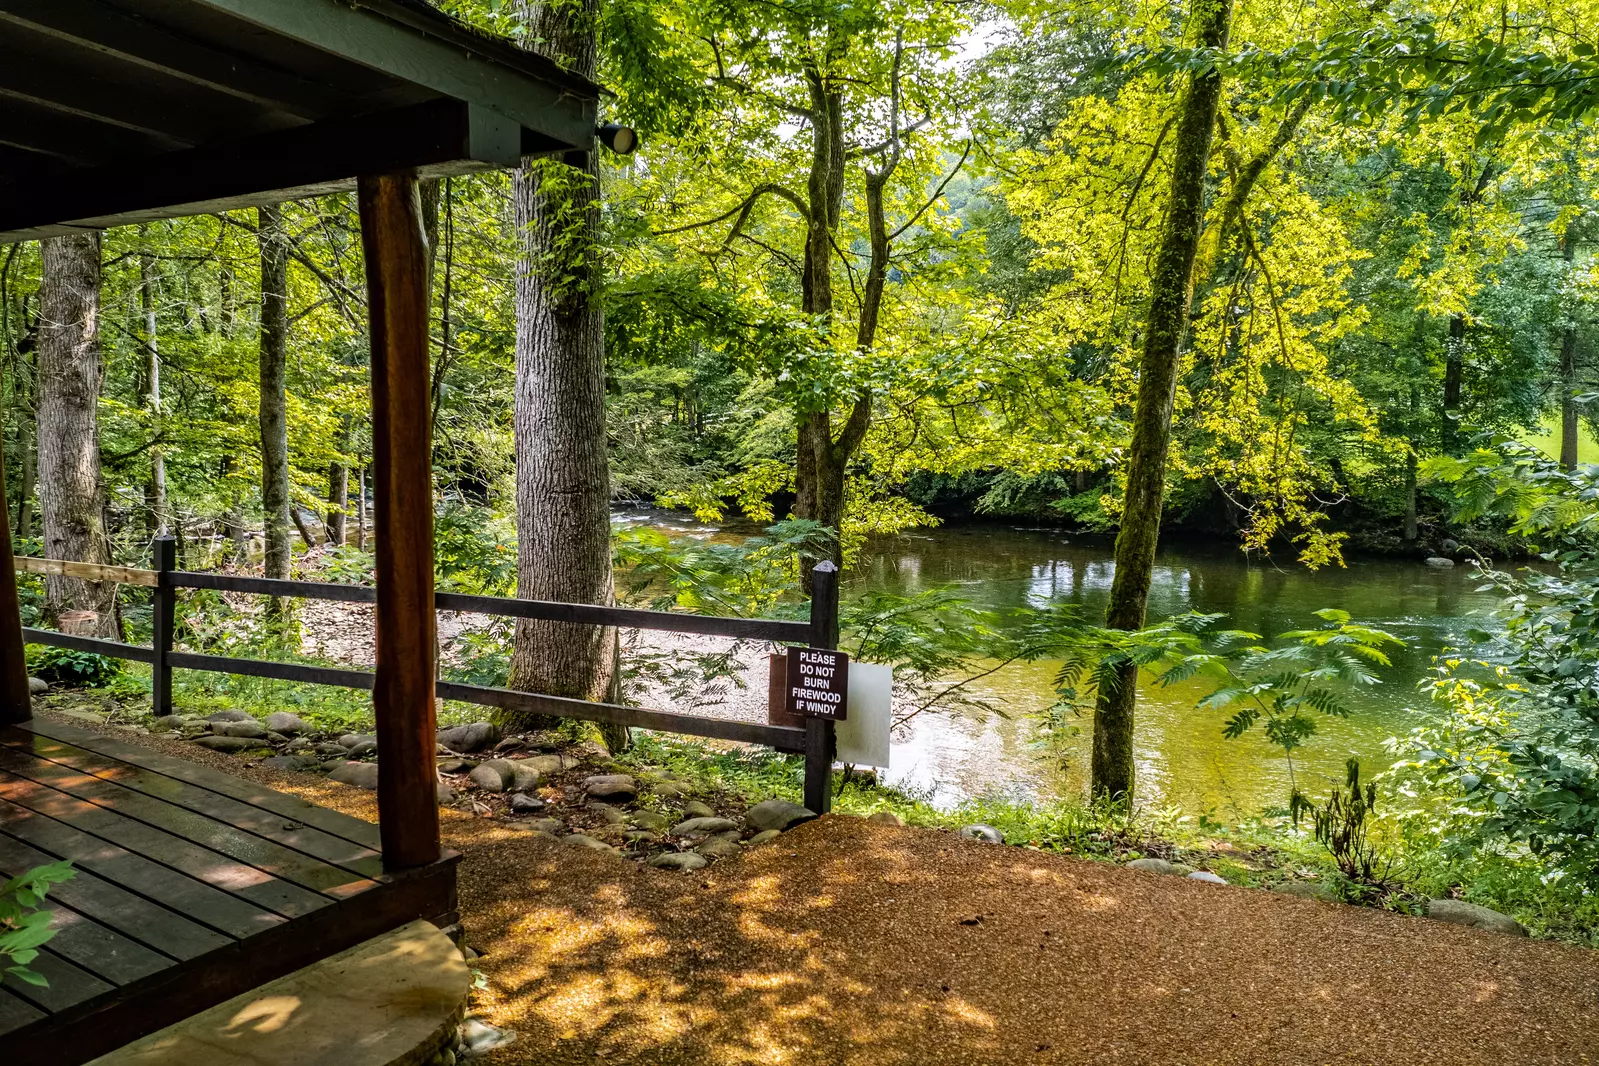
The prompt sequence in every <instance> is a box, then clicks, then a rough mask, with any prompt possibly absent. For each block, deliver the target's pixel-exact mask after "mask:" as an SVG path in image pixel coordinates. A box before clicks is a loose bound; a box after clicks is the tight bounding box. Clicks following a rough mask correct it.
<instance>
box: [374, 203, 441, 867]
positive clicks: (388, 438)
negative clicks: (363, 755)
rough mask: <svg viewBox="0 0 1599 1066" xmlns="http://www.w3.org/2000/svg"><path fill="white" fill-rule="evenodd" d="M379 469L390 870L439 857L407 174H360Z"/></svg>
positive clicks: (414, 262)
mask: <svg viewBox="0 0 1599 1066" xmlns="http://www.w3.org/2000/svg"><path fill="white" fill-rule="evenodd" d="M358 198H359V201H360V210H361V244H362V248H363V249H364V251H365V255H366V285H367V306H368V308H369V312H370V315H371V323H370V331H371V336H372V468H373V473H374V474H375V475H376V482H377V485H376V488H377V492H376V500H375V501H374V503H375V516H374V528H375V532H376V535H377V565H376V566H375V567H374V570H373V575H374V577H375V578H376V583H377V597H378V602H377V619H376V625H377V676H376V679H375V680H374V683H373V688H372V705H373V710H374V712H375V715H376V718H377V741H378V767H379V771H378V826H379V829H380V830H381V831H382V833H383V861H384V864H385V865H386V866H388V867H389V868H391V869H404V868H406V867H411V866H422V865H426V864H427V863H431V862H435V861H436V860H437V859H438V857H439V809H438V800H437V796H436V789H435V785H436V782H437V780H438V774H437V771H436V770H435V769H434V751H435V749H436V747H437V744H438V739H437V732H438V731H437V729H436V727H435V723H436V715H435V704H434V700H435V696H434V685H435V682H436V676H437V672H438V633H437V625H436V618H435V615H434V610H433V449H432V422H433V419H432V407H431V398H430V396H429V391H428V381H429V370H430V367H429V362H428V247H427V238H426V237H425V236H424V235H423V231H422V200H421V197H420V195H419V192H418V189H417V178H416V175H415V173H398V174H385V175H381V176H377V177H362V178H361V179H360V182H359V184H358Z"/></svg>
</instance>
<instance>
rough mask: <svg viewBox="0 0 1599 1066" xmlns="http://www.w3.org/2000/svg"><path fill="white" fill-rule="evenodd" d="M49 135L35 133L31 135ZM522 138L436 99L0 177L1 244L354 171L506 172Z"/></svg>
mask: <svg viewBox="0 0 1599 1066" xmlns="http://www.w3.org/2000/svg"><path fill="white" fill-rule="evenodd" d="M16 106H17V107H19V108H20V107H22V106H23V105H21V104H17V105H16ZM6 110H7V108H6V100H5V98H3V97H0V142H4V141H6V140H8V139H10V138H11V137H12V130H11V129H10V127H8V126H7V125H6V122H5V121H4V117H5V116H4V113H5V111H6ZM75 121H78V122H85V123H87V122H88V120H86V119H76V120H75ZM58 130H59V127H54V126H43V127H42V128H41V129H40V130H39V131H38V132H39V133H40V135H43V134H44V133H45V132H49V131H58ZM118 132H119V133H121V134H125V135H127V136H136V135H134V134H132V133H131V132H129V131H118ZM521 132H522V131H521V128H520V127H518V126H516V125H515V124H514V123H512V122H511V121H510V120H509V119H506V118H504V117H503V116H501V115H499V114H496V113H494V112H491V111H488V110H486V109H484V108H480V107H475V106H472V105H469V104H464V103H461V102H460V101H457V100H436V101H432V102H430V103H426V104H418V105H414V106H411V107H404V108H398V109H396V110H393V111H385V112H380V113H377V114H372V115H363V116H361V117H359V118H353V119H337V120H328V121H326V122H318V123H314V124H312V125H308V126H301V127H298V128H296V129H292V130H280V131H277V132H274V133H267V134H262V135H261V136H258V137H251V138H247V139H245V140H241V141H237V142H231V143H228V144H222V145H209V146H206V147H203V148H193V149H190V150H188V151H181V152H171V153H168V154H164V155H156V156H152V157H150V158H147V159H144V160H142V161H141V162H140V163H139V164H138V165H137V166H124V165H111V166H105V167H96V168H93V169H88V170H64V171H61V172H59V173H56V174H48V175H45V174H40V175H36V176H34V177H30V178H26V179H22V180H9V181H0V244H3V243H6V242H8V241H16V240H33V239H37V238H39V237H47V236H53V235H55V234H59V233H68V232H72V231H74V230H82V229H105V228H109V227H111V226H122V225H129V224H132V223H135V222H143V221H154V220H157V219H163V218H172V217H174V216H179V215H200V214H214V213H216V212H219V211H228V210H234V209H236V208H240V207H247V206H252V205H257V204H262V203H275V202H278V201H281V200H285V199H298V198H300V197H303V196H315V195H324V194H326V193H329V192H336V191H340V190H343V189H348V188H349V187H350V184H351V179H352V178H353V177H354V176H355V175H356V174H361V173H369V172H373V171H376V172H378V173H389V172H393V171H398V170H421V171H424V172H426V173H428V174H429V175H432V174H440V173H464V172H466V171H470V170H481V169H487V168H491V167H507V166H515V165H516V164H517V162H518V161H519V160H520V157H521ZM52 135H53V136H55V137H56V138H57V139H58V141H59V142H60V143H56V144H55V145H54V146H55V147H57V148H61V149H62V150H70V149H71V148H72V146H73V144H74V143H75V142H73V141H72V140H71V139H70V138H66V137H64V136H63V134H62V133H60V132H53V134H52ZM0 177H5V176H4V175H0Z"/></svg>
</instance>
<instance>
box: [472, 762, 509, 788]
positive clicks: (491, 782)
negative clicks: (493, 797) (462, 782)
mask: <svg viewBox="0 0 1599 1066" xmlns="http://www.w3.org/2000/svg"><path fill="white" fill-rule="evenodd" d="M466 779H467V780H468V781H470V782H471V783H472V784H474V785H476V786H477V787H478V788H481V789H483V790H484V791H485V792H504V791H505V790H506V789H508V788H510V787H511V786H512V785H513V784H515V783H516V770H515V769H514V768H513V767H512V766H511V763H510V760H508V759H488V760H486V761H484V762H480V763H478V764H477V765H476V766H475V767H473V768H472V772H471V773H469V774H467V775H466Z"/></svg>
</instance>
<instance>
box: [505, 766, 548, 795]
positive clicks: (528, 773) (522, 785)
mask: <svg viewBox="0 0 1599 1066" xmlns="http://www.w3.org/2000/svg"><path fill="white" fill-rule="evenodd" d="M541 776H542V775H541V774H540V773H539V772H538V771H537V770H535V769H534V768H533V767H531V766H529V765H527V760H526V759H516V760H514V761H512V763H511V778H512V780H511V787H512V788H514V789H516V790H517V791H518V792H526V791H528V790H530V789H535V788H538V787H539V779H540V777H541Z"/></svg>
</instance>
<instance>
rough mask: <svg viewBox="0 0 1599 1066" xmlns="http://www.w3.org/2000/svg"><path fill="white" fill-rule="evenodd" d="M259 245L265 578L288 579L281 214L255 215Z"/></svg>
mask: <svg viewBox="0 0 1599 1066" xmlns="http://www.w3.org/2000/svg"><path fill="white" fill-rule="evenodd" d="M256 221H257V227H256V228H257V232H258V233H259V235H260V241H261V407H260V422H261V511H262V514H263V518H264V525H265V541H266V563H265V570H264V572H265V574H266V576H267V577H275V578H287V577H288V576H289V568H290V563H291V560H292V554H293V553H292V548H291V547H290V544H289V520H290V519H289V508H290V503H289V415H288V400H287V380H288V365H289V350H288V349H289V313H288V289H289V240H288V233H287V231H286V230H285V229H284V225H283V213H282V210H281V209H280V208H278V207H276V206H272V207H260V208H257V209H256Z"/></svg>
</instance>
